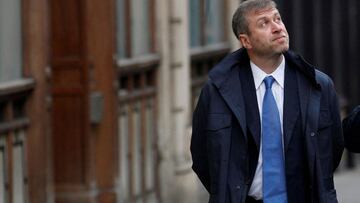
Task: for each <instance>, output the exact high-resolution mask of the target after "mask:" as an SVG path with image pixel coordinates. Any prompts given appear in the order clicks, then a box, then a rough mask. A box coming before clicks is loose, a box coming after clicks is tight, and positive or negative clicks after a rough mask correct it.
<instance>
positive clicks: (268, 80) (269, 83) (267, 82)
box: [264, 76, 275, 89]
mask: <svg viewBox="0 0 360 203" xmlns="http://www.w3.org/2000/svg"><path fill="white" fill-rule="evenodd" d="M274 81H275V79H274V78H273V76H267V77H266V78H264V83H265V87H266V89H271V86H272V84H273V83H274Z"/></svg>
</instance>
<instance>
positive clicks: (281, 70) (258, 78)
mask: <svg viewBox="0 0 360 203" xmlns="http://www.w3.org/2000/svg"><path fill="white" fill-rule="evenodd" d="M250 66H251V71H252V74H253V77H254V82H255V88H256V89H258V88H259V87H260V85H261V84H262V82H263V80H264V78H265V77H267V76H270V75H271V76H273V77H274V79H275V81H276V82H277V83H278V84H279V85H280V87H281V88H284V77H285V58H284V57H283V59H282V61H281V63H280V65H279V66H278V67H277V68H276V69H275V71H274V72H272V73H271V74H267V73H265V72H264V71H263V70H261V69H260V68H259V67H258V66H256V65H255V64H254V63H253V62H252V61H250Z"/></svg>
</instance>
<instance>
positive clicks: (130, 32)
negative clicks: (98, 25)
mask: <svg viewBox="0 0 360 203" xmlns="http://www.w3.org/2000/svg"><path fill="white" fill-rule="evenodd" d="M154 16H155V0H117V52H118V58H117V66H118V80H119V90H118V95H119V109H120V113H119V115H118V127H119V129H118V130H119V131H118V133H119V139H118V140H119V159H120V160H119V164H120V167H119V170H120V171H119V174H120V180H119V183H120V185H119V194H120V198H121V199H120V201H121V202H125V203H127V202H137V203H138V202H139V203H140V202H159V192H158V191H159V190H158V188H159V187H158V181H157V178H158V175H157V170H156V169H157V167H158V161H157V146H156V134H155V132H156V119H157V118H156V109H157V107H156V100H157V85H156V75H157V69H158V66H159V63H160V56H159V55H158V54H157V53H156V50H155V37H154V36H155V30H156V29H155V28H156V27H155V23H154V22H155V18H154Z"/></svg>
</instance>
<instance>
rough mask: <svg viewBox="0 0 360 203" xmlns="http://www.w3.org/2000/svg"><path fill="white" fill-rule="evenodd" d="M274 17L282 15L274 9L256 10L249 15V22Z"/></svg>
mask: <svg viewBox="0 0 360 203" xmlns="http://www.w3.org/2000/svg"><path fill="white" fill-rule="evenodd" d="M274 15H280V14H279V11H278V10H277V9H276V8H274V7H268V8H263V9H254V10H252V11H249V13H248V14H247V16H248V18H249V20H257V19H259V18H264V17H271V16H274Z"/></svg>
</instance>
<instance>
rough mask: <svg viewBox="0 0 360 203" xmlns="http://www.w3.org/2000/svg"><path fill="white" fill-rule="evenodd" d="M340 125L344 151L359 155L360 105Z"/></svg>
mask: <svg viewBox="0 0 360 203" xmlns="http://www.w3.org/2000/svg"><path fill="white" fill-rule="evenodd" d="M342 124H343V131H344V137H345V147H346V149H348V150H349V151H350V152H357V153H360V105H359V106H357V107H356V108H355V109H354V110H353V111H352V112H351V113H350V115H349V116H348V117H346V118H345V119H344V120H343V123H342Z"/></svg>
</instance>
